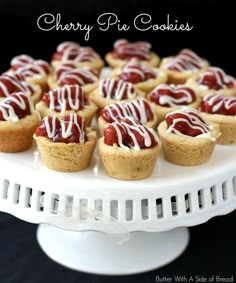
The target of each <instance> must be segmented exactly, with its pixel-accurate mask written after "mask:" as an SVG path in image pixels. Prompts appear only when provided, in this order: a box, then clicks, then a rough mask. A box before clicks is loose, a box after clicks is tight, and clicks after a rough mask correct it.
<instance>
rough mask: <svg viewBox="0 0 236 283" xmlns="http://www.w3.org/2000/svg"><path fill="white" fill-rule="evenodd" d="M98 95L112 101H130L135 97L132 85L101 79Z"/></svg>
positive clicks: (115, 80) (120, 81)
mask: <svg viewBox="0 0 236 283" xmlns="http://www.w3.org/2000/svg"><path fill="white" fill-rule="evenodd" d="M99 95H100V96H102V97H105V98H109V99H114V100H123V99H132V98H135V97H136V95H137V94H136V92H135V89H134V87H133V85H132V84H131V83H129V82H124V81H122V80H119V79H103V80H101V81H100V83H99Z"/></svg>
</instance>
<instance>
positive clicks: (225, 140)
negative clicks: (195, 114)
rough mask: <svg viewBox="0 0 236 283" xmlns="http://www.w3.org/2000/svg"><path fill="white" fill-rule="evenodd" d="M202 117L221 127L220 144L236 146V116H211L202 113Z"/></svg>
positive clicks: (218, 140) (218, 141)
mask: <svg viewBox="0 0 236 283" xmlns="http://www.w3.org/2000/svg"><path fill="white" fill-rule="evenodd" d="M202 116H203V117H204V118H205V119H206V120H208V121H210V122H213V123H215V124H217V125H218V126H219V127H220V132H221V135H220V136H219V138H218V139H217V143H219V144H236V116H228V115H221V114H209V113H204V112H202Z"/></svg>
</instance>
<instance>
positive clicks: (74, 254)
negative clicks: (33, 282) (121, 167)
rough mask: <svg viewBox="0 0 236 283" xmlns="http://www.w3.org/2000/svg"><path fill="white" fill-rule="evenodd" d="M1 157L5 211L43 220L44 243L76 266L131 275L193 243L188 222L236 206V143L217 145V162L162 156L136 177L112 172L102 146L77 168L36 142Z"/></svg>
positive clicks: (62, 261)
mask: <svg viewBox="0 0 236 283" xmlns="http://www.w3.org/2000/svg"><path fill="white" fill-rule="evenodd" d="M0 164H1V165H2V166H1V175H0V210H1V211H4V212H8V213H10V214H12V215H15V216H16V217H18V218H20V219H23V220H25V221H28V222H31V223H38V224H41V225H39V228H38V232H37V239H38V242H39V245H40V246H41V248H42V249H43V250H44V252H45V253H46V254H47V255H48V256H49V257H50V258H52V259H53V260H55V261H56V262H58V263H60V264H62V265H64V266H67V267H69V268H72V269H74V270H80V271H85V272H90V273H96V274H109V275H112V274H113V275H124V274H126V275H127V274H134V273H140V272H144V271H148V270H152V269H155V268H158V267H160V266H163V265H165V264H168V263H169V262H171V261H172V260H174V259H176V258H177V257H178V256H179V255H180V254H181V253H182V252H183V251H184V249H185V248H186V246H187V244H188V240H189V236H188V230H187V228H184V227H189V226H194V225H198V224H201V223H204V222H206V221H208V220H209V219H211V218H212V217H215V216H218V215H224V214H227V213H230V212H231V211H233V210H234V209H236V146H220V145H217V146H216V148H215V151H214V153H213V155H212V158H211V159H210V160H209V162H207V163H206V164H203V165H199V166H193V167H182V166H177V165H173V164H170V163H168V162H167V161H165V159H164V158H163V156H160V158H159V160H158V162H157V165H156V167H155V169H154V172H153V174H152V176H151V177H150V178H148V179H146V180H141V181H132V182H129V181H120V180H115V179H112V178H110V177H109V176H107V175H106V174H105V172H104V169H103V166H102V164H101V162H100V160H99V156H98V154H97V152H95V154H94V157H93V160H92V162H91V165H90V167H89V168H87V169H86V170H83V171H81V172H75V173H60V172H55V171H52V170H49V169H47V168H46V167H45V166H44V165H43V163H42V161H41V159H40V156H39V154H38V152H37V148H36V145H35V144H33V145H32V147H31V148H30V149H29V150H27V151H25V152H21V153H16V154H4V153H0ZM42 224H46V226H45V225H42ZM129 238H130V239H129ZM117 242H118V243H119V244H117Z"/></svg>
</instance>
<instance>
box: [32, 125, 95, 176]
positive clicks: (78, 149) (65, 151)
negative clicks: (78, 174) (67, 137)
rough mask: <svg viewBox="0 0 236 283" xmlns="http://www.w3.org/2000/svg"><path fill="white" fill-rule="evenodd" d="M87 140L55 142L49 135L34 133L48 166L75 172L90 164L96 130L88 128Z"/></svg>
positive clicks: (62, 170)
mask: <svg viewBox="0 0 236 283" xmlns="http://www.w3.org/2000/svg"><path fill="white" fill-rule="evenodd" d="M86 136H87V141H86V142H85V143H84V144H80V143H68V144H67V143H60V142H59V143H53V142H51V141H50V140H49V139H48V138H47V137H40V136H36V135H34V139H35V140H36V143H37V146H38V149H39V152H40V156H41V158H42V161H43V163H44V164H45V166H46V167H48V168H49V169H52V170H56V171H61V172H75V171H80V170H83V169H85V168H87V167H88V166H89V165H90V162H91V159H92V156H93V152H94V149H95V146H96V139H97V138H96V132H95V131H92V129H91V128H87V129H86Z"/></svg>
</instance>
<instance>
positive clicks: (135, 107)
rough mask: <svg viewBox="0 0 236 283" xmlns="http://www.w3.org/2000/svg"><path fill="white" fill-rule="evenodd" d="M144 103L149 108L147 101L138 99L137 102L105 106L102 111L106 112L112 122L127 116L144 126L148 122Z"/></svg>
mask: <svg viewBox="0 0 236 283" xmlns="http://www.w3.org/2000/svg"><path fill="white" fill-rule="evenodd" d="M145 103H146V104H147V105H148V106H149V104H148V102H147V100H145V99H144V98H139V99H137V100H133V101H131V102H127V103H113V104H110V105H107V106H106V107H105V108H104V109H105V110H107V111H108V113H109V116H110V117H111V118H112V120H113V121H118V120H119V119H121V118H124V117H126V116H129V117H133V118H134V119H136V120H138V121H140V122H141V123H142V124H146V123H147V122H148V117H147V112H146V108H145ZM149 107H150V106H149ZM150 109H151V108H150ZM112 110H115V112H116V113H117V115H116V116H115V115H114V114H113V112H112ZM151 111H152V110H151ZM137 112H138V114H139V116H138V114H137ZM152 112H153V111H152Z"/></svg>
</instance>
